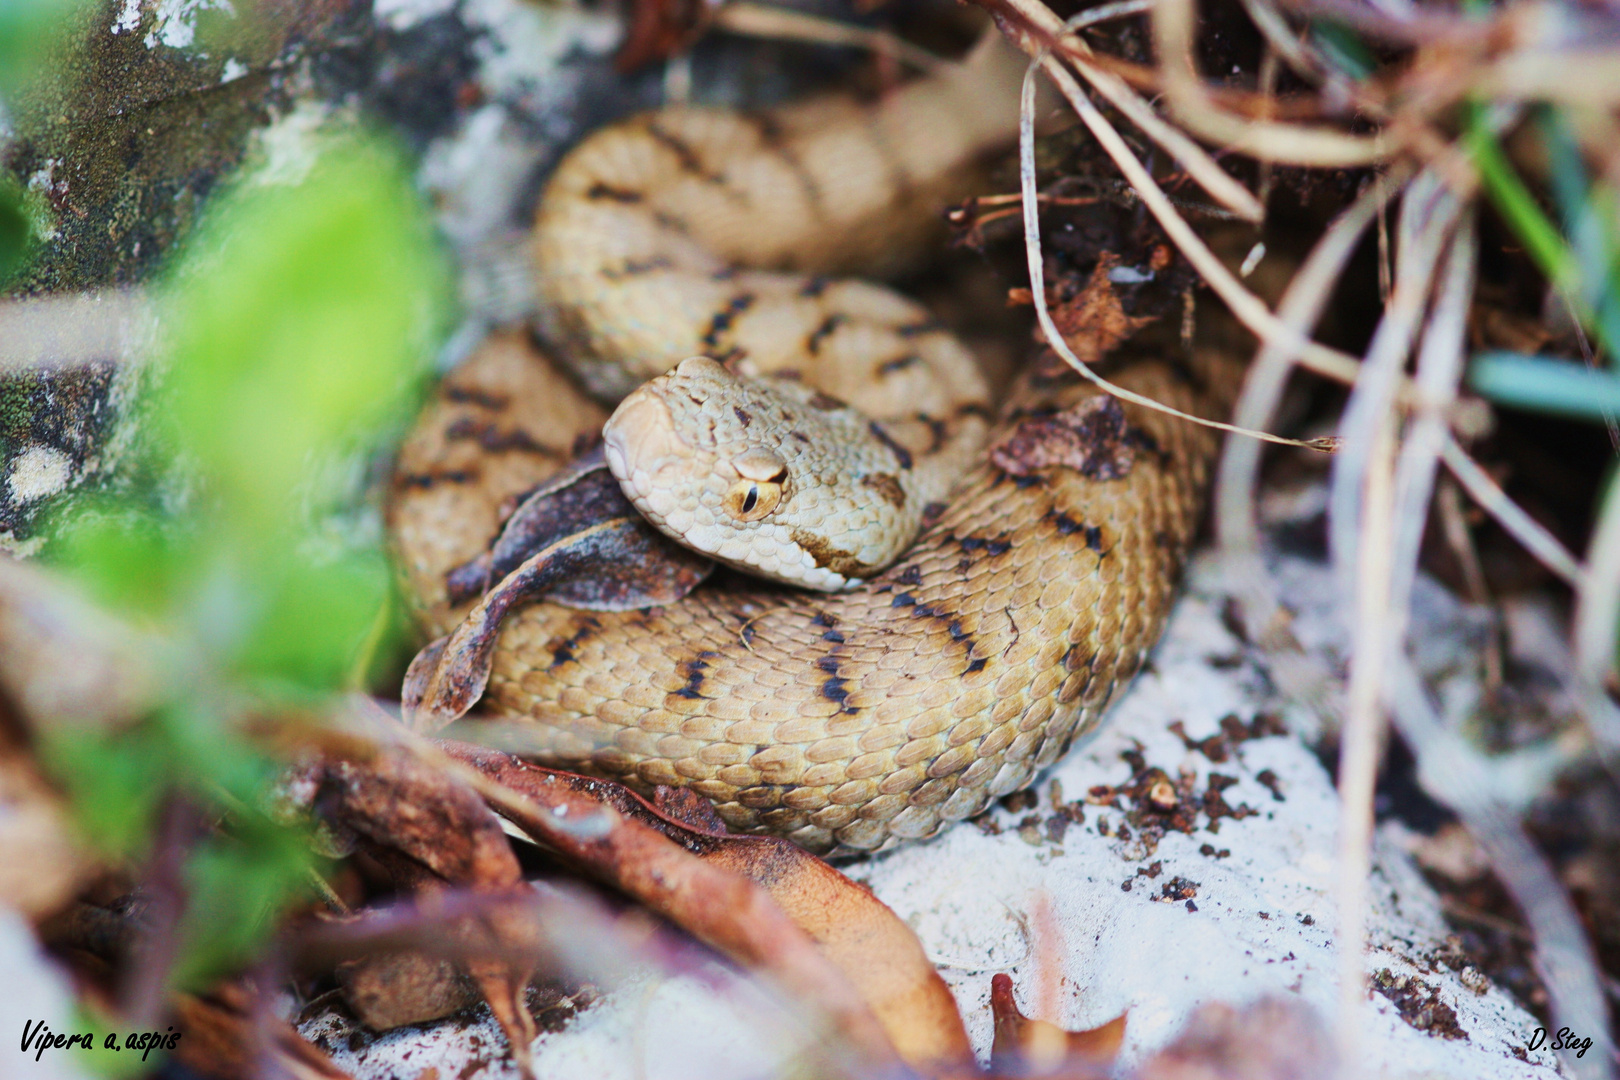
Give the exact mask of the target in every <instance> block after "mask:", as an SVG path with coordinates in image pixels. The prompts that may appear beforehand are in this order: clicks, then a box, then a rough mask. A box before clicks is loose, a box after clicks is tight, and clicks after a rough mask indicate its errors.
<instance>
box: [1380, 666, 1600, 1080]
mask: <svg viewBox="0 0 1620 1080" xmlns="http://www.w3.org/2000/svg"><path fill="white" fill-rule="evenodd" d="M1387 645H1388V648H1389V652H1390V655H1391V657H1392V663H1391V665H1390V667H1391V670H1390V678H1389V680H1388V684H1387V685H1386V687H1385V694H1386V696H1387V700H1388V702H1389V705H1390V710H1391V713H1392V715H1393V716H1394V718H1395V722H1396V724H1397V726H1398V727H1399V729H1400V732H1401V737H1402V738H1403V739H1405V740H1406V744H1407V746H1408V747H1410V748H1411V750H1412V753H1413V754H1414V756H1416V757H1417V759H1418V761H1419V763H1420V771H1419V778H1420V779H1421V781H1422V783H1423V786H1424V788H1425V790H1427V791H1428V792H1429V793H1430V794H1432V795H1434V796H1435V797H1436V798H1438V799H1440V800H1441V801H1442V802H1444V803H1445V804H1446V805H1447V806H1449V807H1451V808H1452V809H1453V810H1455V811H1456V812H1457V815H1458V816H1459V817H1460V818H1461V819H1462V822H1463V824H1464V825H1465V826H1466V827H1467V829H1468V831H1469V832H1470V833H1471V834H1472V835H1473V837H1474V840H1475V841H1476V842H1477V843H1478V844H1479V846H1480V847H1481V848H1482V849H1483V850H1484V852H1485V855H1486V857H1487V858H1488V859H1489V860H1490V863H1491V869H1492V870H1493V871H1495V873H1496V876H1497V879H1498V880H1500V881H1501V883H1502V885H1503V887H1504V888H1505V889H1506V890H1507V891H1508V893H1509V894H1510V895H1511V896H1512V897H1513V900H1514V902H1515V903H1516V904H1517V905H1518V907H1519V910H1520V911H1521V912H1523V913H1524V920H1525V923H1526V925H1527V926H1528V927H1529V930H1530V935H1531V938H1532V940H1533V941H1534V942H1535V964H1536V969H1537V971H1538V972H1539V973H1540V975H1541V977H1542V981H1543V983H1544V984H1545V985H1546V988H1547V997H1548V1003H1549V1005H1550V1007H1551V1011H1552V1015H1553V1021H1554V1026H1555V1027H1556V1026H1567V1027H1569V1028H1571V1029H1572V1030H1574V1031H1579V1032H1581V1033H1582V1034H1583V1036H1585V1035H1590V1037H1591V1039H1592V1046H1591V1053H1590V1054H1586V1055H1583V1056H1582V1057H1580V1058H1576V1057H1575V1056H1574V1055H1573V1054H1570V1053H1566V1054H1564V1055H1562V1058H1561V1060H1562V1061H1563V1063H1564V1066H1565V1067H1566V1068H1568V1069H1569V1071H1570V1073H1571V1074H1572V1075H1574V1076H1577V1077H1582V1078H1590V1080H1598V1078H1600V1077H1607V1076H1609V1075H1611V1066H1612V1062H1613V1060H1614V1042H1613V1038H1612V1036H1611V1035H1610V1033H1609V1026H1608V1016H1607V1010H1606V1009H1605V1007H1604V998H1603V988H1602V983H1601V981H1600V980H1599V978H1598V968H1597V962H1596V958H1595V957H1594V956H1593V954H1592V947H1591V944H1590V943H1589V942H1588V941H1587V939H1586V933H1585V930H1584V928H1583V927H1582V925H1581V919H1580V916H1579V915H1578V914H1577V913H1576V911H1575V907H1574V905H1573V904H1572V903H1570V900H1569V897H1568V896H1567V895H1566V894H1565V892H1564V889H1563V886H1562V885H1560V884H1559V881H1558V877H1557V875H1556V874H1554V872H1553V869H1552V867H1551V866H1549V865H1548V864H1547V861H1546V859H1545V858H1544V857H1543V856H1542V855H1541V853H1540V852H1539V851H1537V850H1536V848H1535V845H1534V844H1532V843H1531V842H1530V839H1529V837H1527V836H1526V835H1525V833H1524V829H1523V828H1522V827H1521V826H1520V824H1519V820H1518V816H1517V814H1516V813H1515V812H1514V811H1513V810H1511V809H1510V808H1508V807H1506V806H1504V805H1503V804H1502V803H1501V801H1500V800H1499V799H1498V798H1497V797H1496V795H1495V794H1494V793H1495V791H1496V790H1497V789H1498V786H1499V781H1498V779H1497V778H1496V776H1495V775H1494V770H1493V769H1492V767H1491V764H1490V762H1488V761H1486V760H1485V759H1484V758H1482V757H1481V756H1480V755H1479V754H1478V753H1477V752H1476V751H1475V750H1474V749H1473V748H1472V747H1470V746H1469V745H1468V743H1467V742H1466V741H1464V740H1463V738H1462V737H1461V736H1460V735H1458V734H1457V733H1456V732H1455V731H1453V730H1451V729H1449V728H1447V727H1446V726H1445V724H1443V723H1442V722H1441V720H1440V718H1439V716H1438V715H1437V714H1436V712H1435V709H1434V706H1433V705H1432V704H1431V703H1430V701H1429V697H1428V694H1427V692H1426V691H1425V690H1424V688H1423V684H1422V681H1421V680H1420V679H1419V678H1418V675H1417V673H1416V672H1415V671H1413V670H1412V666H1411V662H1410V661H1408V660H1407V659H1406V656H1405V654H1404V647H1403V646H1402V644H1401V643H1400V642H1398V641H1391V642H1388V643H1387Z"/></svg>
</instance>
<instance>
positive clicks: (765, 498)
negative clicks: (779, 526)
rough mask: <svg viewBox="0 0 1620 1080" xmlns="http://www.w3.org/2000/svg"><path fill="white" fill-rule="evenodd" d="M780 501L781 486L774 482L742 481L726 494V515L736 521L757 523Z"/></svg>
mask: <svg viewBox="0 0 1620 1080" xmlns="http://www.w3.org/2000/svg"><path fill="white" fill-rule="evenodd" d="M781 501H782V485H781V484H780V483H778V482H777V481H775V480H748V479H743V480H739V481H737V482H736V483H735V484H733V485H732V488H731V490H730V491H728V492H726V499H725V504H724V505H725V508H726V513H728V514H730V515H731V516H732V517H734V518H736V519H737V520H738V521H758V520H759V519H760V518H762V517H764V516H765V515H766V514H769V513H770V512H771V511H772V510H775V509H776V507H777V505H778V504H779V503H780V502H781Z"/></svg>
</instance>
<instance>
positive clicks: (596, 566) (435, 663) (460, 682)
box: [401, 449, 714, 732]
mask: <svg viewBox="0 0 1620 1080" xmlns="http://www.w3.org/2000/svg"><path fill="white" fill-rule="evenodd" d="M713 569H714V563H712V562H710V561H709V560H708V559H705V558H703V557H701V556H699V555H696V554H694V553H693V552H690V551H688V550H687V549H685V548H683V547H681V546H680V545H679V544H676V543H675V542H674V541H672V540H670V539H669V538H668V537H666V536H664V535H663V534H662V533H660V532H658V531H657V530H656V529H654V528H653V527H652V526H650V525H648V524H647V522H646V521H644V520H643V519H642V517H641V515H640V514H638V513H637V512H636V511H635V508H634V507H632V506H631V505H630V503H629V501H628V500H627V499H625V497H624V494H623V492H622V491H620V489H619V485H618V482H617V481H616V480H614V479H613V475H612V474H611V473H609V472H608V470H607V464H606V459H605V458H604V456H603V454H602V452H601V451H600V449H598V450H595V451H592V452H591V453H589V454H587V455H586V456H585V457H583V458H581V459H580V460H578V461H576V462H574V463H573V464H572V465H570V466H568V467H567V468H565V469H564V470H563V471H562V472H560V473H558V474H557V476H555V477H553V478H552V479H550V480H548V481H546V482H545V483H543V484H541V485H540V486H539V487H538V488H536V489H535V490H534V491H533V492H531V493H530V494H529V495H527V496H526V497H525V498H524V499H523V501H522V502H521V503H520V504H519V505H518V507H517V509H516V510H514V511H513V513H512V515H511V517H509V518H508V519H507V521H506V524H505V526H504V527H503V528H502V530H501V533H500V535H499V536H498V537H497V538H496V540H495V542H494V544H492V545H491V546H490V548H489V550H488V551H486V552H484V553H483V554H482V555H480V556H478V557H477V558H476V559H473V560H472V561H471V562H468V563H465V564H463V565H462V566H459V567H457V568H456V569H454V570H452V571H451V572H450V574H449V576H448V578H447V584H448V587H449V593H450V597H451V599H452V601H456V602H459V601H461V600H464V599H469V598H471V597H473V596H476V595H478V594H479V593H480V592H483V594H484V595H483V598H482V599H481V600H480V601H479V602H478V603H477V604H476V605H475V606H474V607H473V608H472V610H471V611H469V612H468V613H467V614H466V616H465V617H464V618H463V619H462V621H461V623H460V624H459V625H458V626H457V627H456V628H455V630H453V631H452V632H451V633H450V635H449V636H448V637H445V638H440V639H439V640H437V641H434V642H432V643H430V644H429V645H428V646H427V647H426V648H424V649H423V650H422V651H421V652H420V653H418V654H417V656H416V658H415V659H414V660H412V661H411V665H410V668H409V669H408V670H407V671H406V673H405V685H404V688H403V690H402V692H401V697H402V699H403V702H404V706H405V713H406V716H407V717H408V718H409V721H410V723H411V725H412V726H413V727H415V728H416V729H417V730H418V731H423V732H433V731H438V730H440V729H442V728H443V727H444V726H445V725H447V724H450V723H452V722H453V721H455V720H457V719H459V718H460V717H462V716H464V715H465V714H466V713H467V711H468V710H469V709H471V708H472V707H473V705H474V704H475V703H476V702H477V701H478V699H479V697H480V696H482V695H483V693H484V687H485V686H486V685H487V684H488V683H489V672H490V663H491V657H492V654H493V650H494V647H495V639H496V636H497V635H498V634H499V633H500V627H501V620H502V619H504V618H505V617H506V613H507V612H508V611H510V610H511V609H512V608H513V607H514V606H516V605H517V604H519V603H522V602H523V601H525V600H531V599H536V598H538V597H541V596H544V597H546V598H547V599H549V600H552V601H554V602H556V603H560V604H567V605H569V606H571V607H579V608H586V609H589V610H593V611H623V610H627V609H630V608H640V607H648V606H651V605H654V604H671V603H674V602H675V601H677V600H679V599H680V598H681V597H683V596H685V595H686V594H687V593H689V592H691V591H692V590H693V589H694V588H696V587H697V585H698V583H700V582H701V581H702V580H703V579H704V578H706V577H708V575H709V573H710V572H711V571H712V570H713ZM497 578H498V579H499V583H498V584H496V585H495V586H494V587H493V588H490V586H489V583H490V581H491V580H495V579H497ZM485 590H487V591H485Z"/></svg>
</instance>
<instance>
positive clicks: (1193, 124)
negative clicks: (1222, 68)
mask: <svg viewBox="0 0 1620 1080" xmlns="http://www.w3.org/2000/svg"><path fill="white" fill-rule="evenodd" d="M1196 23H1197V13H1196V12H1195V11H1194V10H1193V0H1159V2H1158V3H1157V4H1155V5H1154V7H1153V44H1154V49H1155V51H1156V52H1157V53H1158V55H1159V63H1160V67H1161V70H1162V72H1163V78H1164V84H1163V85H1164V92H1165V97H1166V98H1168V99H1169V103H1170V109H1171V111H1172V112H1173V113H1174V114H1175V117H1176V119H1178V120H1180V121H1181V122H1182V123H1183V124H1185V125H1186V126H1187V127H1188V128H1190V129H1191V130H1192V131H1193V132H1194V133H1195V134H1197V135H1198V136H1199V137H1201V138H1205V139H1209V140H1210V141H1212V142H1216V143H1220V144H1221V145H1222V146H1224V147H1226V148H1227V149H1228V150H1230V151H1232V152H1234V153H1239V154H1247V155H1249V156H1251V157H1258V158H1265V159H1267V160H1270V161H1277V162H1285V163H1287V164H1291V165H1305V166H1311V167H1314V168H1323V169H1346V168H1356V167H1358V166H1364V165H1373V164H1377V163H1378V162H1380V161H1383V160H1384V159H1385V158H1387V157H1388V156H1389V147H1388V145H1387V140H1386V139H1385V137H1384V136H1383V135H1382V134H1381V133H1380V134H1375V135H1372V136H1360V135H1347V134H1345V133H1344V132H1340V131H1334V130H1331V129H1328V128H1316V127H1304V126H1302V125H1299V124H1282V123H1275V122H1273V123H1256V122H1255V121H1254V120H1252V119H1249V118H1247V117H1241V116H1235V115H1233V114H1231V113H1228V112H1225V111H1223V110H1222V109H1220V108H1219V107H1217V106H1216V104H1215V102H1214V99H1213V98H1212V97H1211V96H1210V94H1209V92H1208V90H1207V89H1206V88H1205V86H1204V82H1203V80H1202V79H1201V78H1200V77H1199V75H1198V71H1197V68H1196V66H1195V64H1194V60H1193V34H1194V31H1195V29H1196Z"/></svg>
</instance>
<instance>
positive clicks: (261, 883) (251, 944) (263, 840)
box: [170, 811, 315, 990]
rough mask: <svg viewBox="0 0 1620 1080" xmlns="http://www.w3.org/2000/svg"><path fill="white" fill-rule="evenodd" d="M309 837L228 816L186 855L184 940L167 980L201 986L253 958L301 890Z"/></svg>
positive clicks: (241, 815)
mask: <svg viewBox="0 0 1620 1080" xmlns="http://www.w3.org/2000/svg"><path fill="white" fill-rule="evenodd" d="M310 850H311V844H310V840H309V838H308V837H307V836H306V835H305V834H304V833H302V832H301V831H299V830H296V829H291V828H287V827H285V826H281V825H278V824H276V823H275V822H273V821H271V820H269V819H268V818H266V817H264V816H263V815H261V814H259V813H257V812H254V811H243V812H238V813H236V814H233V815H231V817H230V820H229V821H228V822H227V824H226V826H225V828H224V829H223V830H221V831H219V832H216V833H215V834H214V835H212V836H210V837H209V838H208V839H207V840H205V841H204V842H203V843H201V844H199V845H198V847H197V848H196V849H195V850H194V851H193V852H192V854H191V857H190V858H189V859H188V860H187V861H186V871H185V877H186V887H187V904H186V912H185V917H184V918H183V920H182V922H181V928H180V933H181V940H182V942H183V943H184V945H183V949H182V951H181V954H180V957H179V959H178V961H177V963H176V965H175V968H174V970H173V972H171V973H170V983H171V984H172V985H174V986H176V987H178V988H180V989H187V990H202V989H205V988H207V987H208V986H209V985H210V984H212V983H213V982H214V981H216V980H217V979H219V978H220V977H221V976H223V975H225V974H228V973H229V972H230V971H232V970H234V969H235V968H237V967H239V966H240V965H241V964H242V963H244V962H246V961H247V960H249V959H251V958H252V957H253V955H254V953H255V952H256V951H257V950H258V948H259V946H260V945H261V944H263V942H264V941H265V940H266V939H267V938H268V937H269V935H270V934H271V933H272V932H273V931H274V928H275V922H276V919H277V917H278V916H280V915H281V913H282V912H283V911H285V910H286V908H287V907H288V905H289V904H290V903H292V902H293V901H294V900H296V899H297V898H298V897H299V896H301V895H302V894H304V893H306V892H307V891H308V888H309V884H310V876H309V875H310V871H311V870H312V869H313V868H314V866H315V861H314V858H313V856H312V855H311V854H310Z"/></svg>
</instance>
